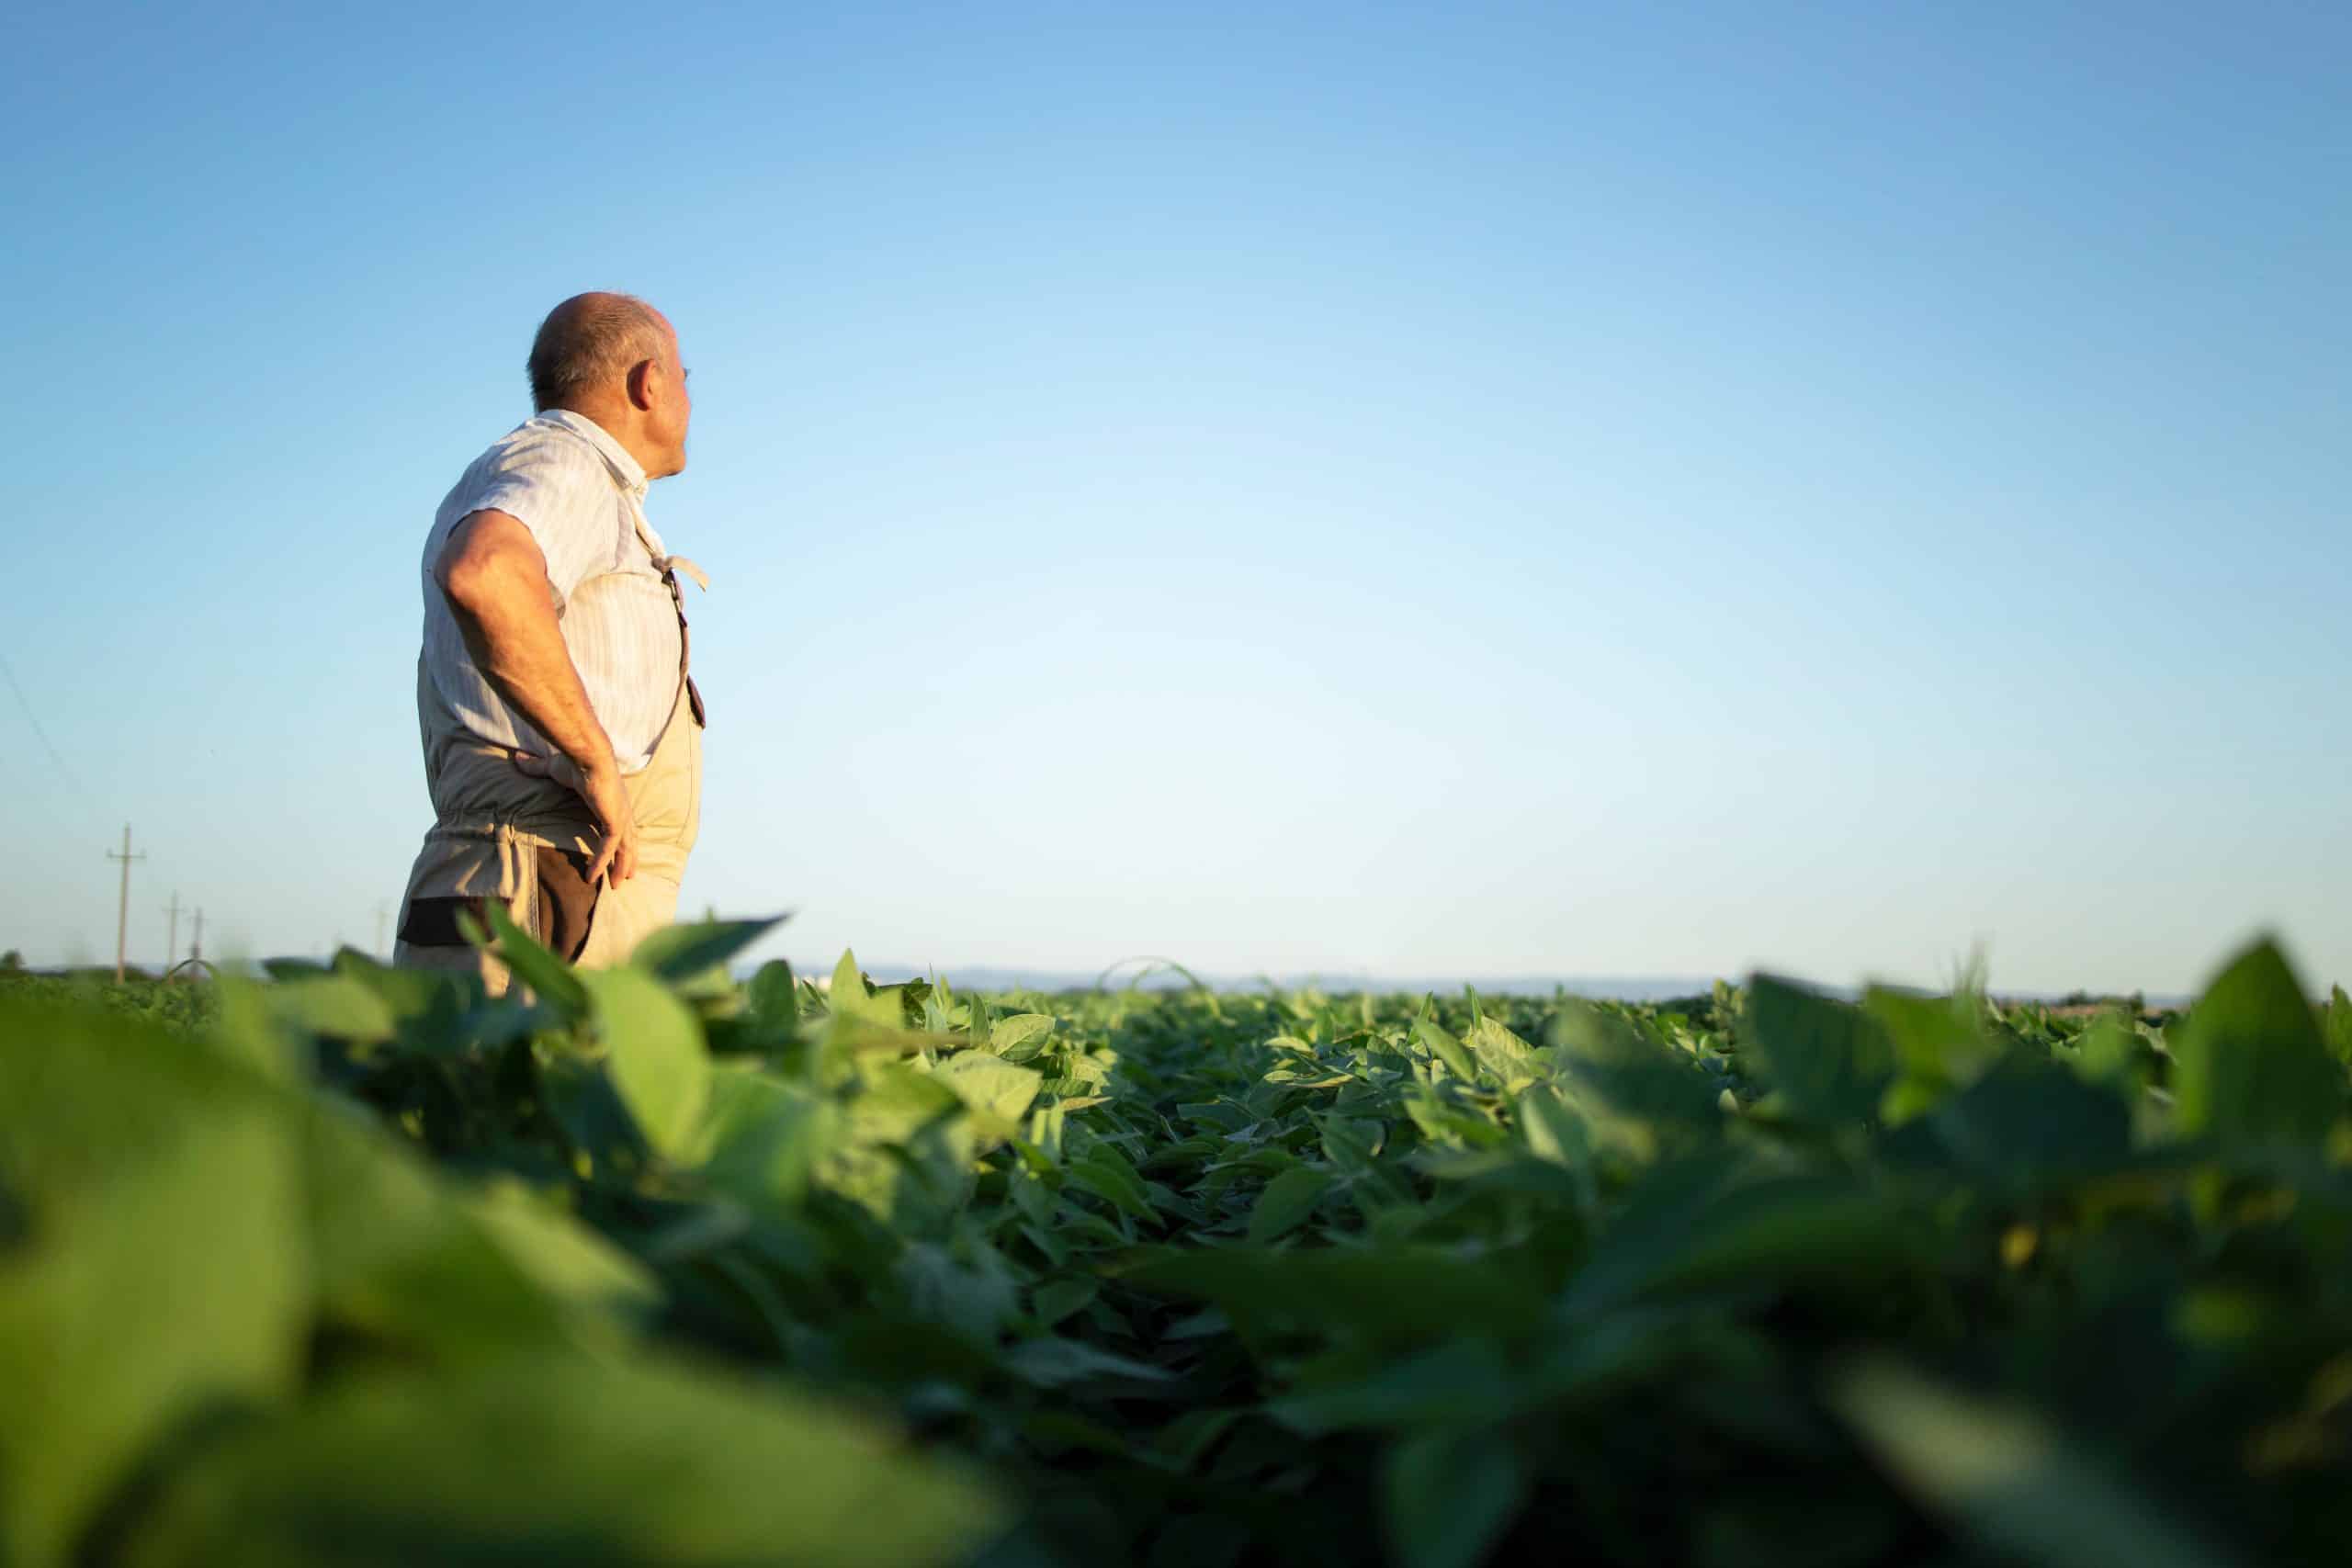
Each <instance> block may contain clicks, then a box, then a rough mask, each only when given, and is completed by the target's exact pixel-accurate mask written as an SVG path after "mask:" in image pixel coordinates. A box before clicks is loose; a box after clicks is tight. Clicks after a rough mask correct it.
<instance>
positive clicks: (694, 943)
mask: <svg viewBox="0 0 2352 1568" xmlns="http://www.w3.org/2000/svg"><path fill="white" fill-rule="evenodd" d="M784 919H785V917H784V916H782V915H774V916H770V917H769V918H768V919H759V920H704V921H698V922H696V923H695V924H693V925H677V926H662V927H661V928H659V929H658V930H655V931H648V932H647V933H646V934H645V936H644V937H643V939H642V940H640V941H639V942H638V944H637V947H636V949H635V951H633V952H631V953H629V955H628V961H629V962H630V963H631V964H635V965H636V966H637V967H638V968H639V969H643V970H646V971H647V972H649V973H650V974H652V975H654V976H657V977H658V978H661V979H663V980H668V981H670V982H672V983H673V984H674V983H676V982H678V981H681V980H690V979H693V978H695V976H700V975H703V974H705V973H707V971H709V970H712V969H716V968H721V967H723V966H724V965H725V964H726V963H727V961H728V960H729V959H730V958H732V957H734V956H735V955H736V954H737V953H741V952H742V951H743V950H744V949H745V948H747V947H749V946H751V945H752V943H753V942H757V941H759V940H760V938H762V937H763V936H765V935H767V933H768V932H770V931H774V930H775V928H776V927H777V926H778V925H780V924H782V923H783V921H784ZM789 974H790V971H789V970H787V971H786V975H787V976H788V975H789Z"/></svg>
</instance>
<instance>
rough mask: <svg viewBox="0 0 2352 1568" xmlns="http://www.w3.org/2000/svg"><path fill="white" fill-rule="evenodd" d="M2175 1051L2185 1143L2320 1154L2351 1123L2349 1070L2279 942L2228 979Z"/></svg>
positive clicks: (2245, 959) (2232, 969)
mask: <svg viewBox="0 0 2352 1568" xmlns="http://www.w3.org/2000/svg"><path fill="white" fill-rule="evenodd" d="M2170 1043H2171V1048H2172V1054H2173V1060H2174V1072H2173V1095H2174V1102H2175V1108H2176V1109H2175V1115H2176V1117H2177V1122H2178V1125H2179V1127H2180V1130H2181V1131H2182V1132H2184V1133H2187V1134H2192V1135H2193V1134H2204V1135H2206V1136H2209V1137H2212V1138H2217V1139H2220V1140H2222V1141H2223V1142H2225V1143H2233V1144H2284V1145H2301V1146H2304V1147H2310V1146H2312V1145H2317V1144H2319V1143H2320V1142H2321V1141H2322V1140H2324V1138H2325V1137H2326V1136H2327V1133H2328V1129H2329V1128H2330V1127H2332V1126H2333V1125H2335V1119H2336V1118H2337V1117H2338V1116H2339V1115H2341V1114H2342V1113H2343V1110H2344V1094H2345V1074H2344V1069H2343V1067H2342V1066H2339V1065H2338V1064H2337V1063H2336V1062H2335V1060H2334V1058H2332V1057H2331V1056H2330V1055H2328V1050H2327V1045H2326V1043H2325V1041H2324V1040H2323V1039H2322V1038H2321V1036H2320V1031H2319V1024H2318V1021H2317V1020H2316V1019H2314V1018H2313V1016H2312V1006H2311V1003H2310V1001H2309V1000H2308V999H2306V998H2305V997H2304V994H2303V989H2302V987H2301V983H2300V982H2298V981H2297V980H2296V978H2295V975H2294V971H2293V970H2291V969H2290V968H2289V967H2288V966H2287V960H2286V957H2285V955H2284V954H2282V953H2279V951H2278V947H2277V946H2276V945H2275V944H2273V943H2272V942H2267V941H2266V942H2257V943H2256V944H2255V945H2254V946H2253V947H2251V948H2249V949H2247V950H2246V952H2245V953H2242V954H2240V955H2239V956H2238V957H2237V959H2236V960H2234V961H2233V963H2231V964H2230V965H2229V966H2228V967H2227V968H2225V969H2223V970H2222V973H2221V975H2220V976H2219V977H2218V978H2216V979H2215V980H2214V982H2213V983H2212V985H2211V986H2210V987H2207V988H2206V992H2205V994H2204V995H2203V996H2202V997H2200V998H2198V1001H2197V1005H2196V1006H2195V1007H2193V1008H2191V1009H2190V1010H2189V1013H2188V1021H2186V1022H2185V1023H2184V1024H2183V1025H2182V1026H2181V1027H2180V1028H2179V1029H2178V1030H2177V1032H2176V1033H2175V1037H2174V1038H2173V1040H2172V1041H2171V1042H2170Z"/></svg>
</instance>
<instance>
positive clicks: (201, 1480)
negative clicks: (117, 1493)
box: [139, 1355, 1007, 1568]
mask: <svg viewBox="0 0 2352 1568" xmlns="http://www.w3.org/2000/svg"><path fill="white" fill-rule="evenodd" d="M1006 1520H1007V1511H1006V1510H1005V1508H1004V1507H1003V1506H1001V1505H1000V1504H999V1503H998V1502H997V1501H996V1500H995V1498H994V1497H993V1496H992V1495H990V1493H989V1491H988V1490H986V1489H984V1488H983V1487H982V1486H981V1485H980V1484H979V1483H977V1482H976V1481H974V1480H972V1479H969V1478H967V1477H966V1476H964V1475H962V1474H960V1473H958V1472H954V1471H952V1470H950V1469H948V1468H946V1467H945V1466H944V1465H940V1464H937V1463H934V1462H933V1461H926V1460H922V1459H919V1458H916V1457H914V1456H912V1455H910V1454H908V1453H906V1452H905V1451H903V1450H901V1449H899V1447H898V1445H896V1444H895V1443H894V1442H893V1441H892V1440H891V1439H890V1438H889V1435H888V1433H887V1432H885V1431H882V1430H880V1429H877V1428H876V1427H872V1426H870V1425H868V1424H867V1423H866V1422H865V1421H863V1420H861V1419H858V1418H856V1417H854V1416H852V1415H850V1414H849V1413H847V1412H845V1411H842V1410H836V1409H834V1408H831V1407H830V1406H827V1405H823V1404H817V1403H815V1402H813V1401H810V1400H809V1399H806V1398H804V1397H800V1396H797V1395H794V1394H792V1393H787V1392H786V1391H785V1390H783V1389H781V1388H777V1387H775V1386H773V1385H770V1386H766V1387H763V1388H757V1389H754V1388H751V1387H747V1386H744V1385H743V1384H741V1382H738V1381H734V1380H722V1379H719V1378H716V1377H712V1376H707V1375H705V1374H702V1373H698V1372H693V1371H686V1370H684V1369H683V1368H679V1367H674V1366H672V1365H670V1364H668V1363H666V1362H664V1361H662V1360H660V1359H644V1358H640V1359H633V1360H630V1361H626V1362H623V1361H610V1362H607V1361H599V1360H591V1359H586V1358H584V1357H582V1358H570V1357H563V1356H558V1355H545V1356H537V1357H517V1358H512V1359H505V1360H501V1361H498V1362H495V1363H489V1364H485V1365H482V1366H481V1367H479V1368H476V1369H473V1370H471V1371H465V1372H462V1373H459V1374H456V1375H442V1376H412V1377H406V1378H400V1379H383V1380H369V1381H359V1382H352V1383H349V1384H347V1385H345V1386H344V1387H341V1388H339V1389H338V1390H336V1391H335V1392H334V1393H331V1394H329V1395H328V1396H326V1397H325V1398H323V1399H322V1400H320V1401H319V1402H317V1403H316V1404H314V1405H312V1406H311V1408H309V1409H307V1410H306V1411H304V1412H303V1413H301V1414H300V1415H299V1416H289V1417H287V1418H285V1419H281V1420H277V1421H273V1422H269V1423H266V1424H265V1425H263V1426H261V1427H257V1428H255V1429H253V1430H251V1431H248V1432H246V1433H244V1434H243V1435H241V1436H239V1437H236V1438H232V1439H230V1440H227V1441H223V1442H220V1443H218V1444H216V1445H215V1446H214V1447H213V1448H211V1449H209V1450H207V1451H206V1452H205V1453H204V1454H202V1455H201V1456H200V1457H199V1458H198V1461H197V1462H196V1463H195V1464H194V1465H192V1466H191V1467H189V1468H188V1469H187V1471H186V1472H183V1473H181V1474H180V1475H178V1476H176V1477H175V1478H174V1480H173V1483H172V1484H171V1485H170V1486H169V1487H168V1489H167V1490H166V1491H165V1493H164V1496H163V1498H162V1499H161V1508H160V1510H159V1517H158V1519H157V1521H156V1522H155V1523H154V1524H153V1526H152V1527H151V1528H150V1529H147V1530H146V1531H144V1532H142V1534H141V1539H140V1540H139V1545H140V1546H141V1547H142V1548H143V1551H141V1553H140V1554H139V1561H140V1562H142V1563H145V1564H151V1565H154V1568H164V1565H176V1564H187V1565H188V1568H196V1565H198V1564H207V1563H232V1562H233V1563H238V1564H244V1565H254V1568H274V1565H278V1564H287V1565H291V1564H294V1563H313V1562H315V1563H325V1562H335V1563H343V1564H356V1565H381V1568H391V1565H393V1564H406V1563H423V1562H443V1563H459V1562H462V1563H482V1564H487V1563H490V1562H563V1563H567V1564H571V1565H573V1568H639V1565H646V1568H651V1565H654V1564H662V1565H665V1568H667V1565H677V1568H687V1565H700V1564H707V1565H710V1568H752V1565H755V1564H777V1565H784V1564H843V1565H847V1564H876V1563H885V1562H888V1563H909V1564H918V1563H933V1562H952V1561H955V1560H956V1559H958V1558H960V1557H962V1556H963V1555H964V1554H965V1553H967V1552H968V1551H971V1550H972V1549H973V1548H975V1547H977V1546H978V1545H979V1544H981V1543H982V1542H984V1541H986V1540H988V1539H989V1538H990V1537H991V1536H993V1535H994V1534H995V1533H996V1532H997V1531H998V1530H1000V1529H1002V1528H1003V1526H1004V1524H1005V1522H1006Z"/></svg>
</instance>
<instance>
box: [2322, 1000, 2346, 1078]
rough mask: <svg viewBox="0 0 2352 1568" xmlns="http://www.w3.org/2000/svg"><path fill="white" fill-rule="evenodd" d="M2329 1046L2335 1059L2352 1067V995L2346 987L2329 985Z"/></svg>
mask: <svg viewBox="0 0 2352 1568" xmlns="http://www.w3.org/2000/svg"><path fill="white" fill-rule="evenodd" d="M2326 1025H2327V1027H2326V1034H2327V1048H2328V1051H2329V1053H2330V1054H2331V1055H2334V1056H2335V1059H2336V1060H2337V1061H2339V1062H2341V1063H2343V1064H2344V1065H2345V1066H2347V1067H2352V997H2347V996H2346V995H2345V994H2344V987H2341V986H2334V987H2329V990H2328V998H2327V1018H2326Z"/></svg>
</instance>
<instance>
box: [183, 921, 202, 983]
mask: <svg viewBox="0 0 2352 1568" xmlns="http://www.w3.org/2000/svg"><path fill="white" fill-rule="evenodd" d="M203 956H204V906H203V905H201V904H198V906H197V907H196V940H195V941H194V942H189V943H188V944H187V958H188V962H189V963H191V964H193V963H195V962H196V961H197V960H198V959H200V958H202V957H203ZM189 972H190V973H191V974H193V973H194V971H193V970H191V971H189Z"/></svg>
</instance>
